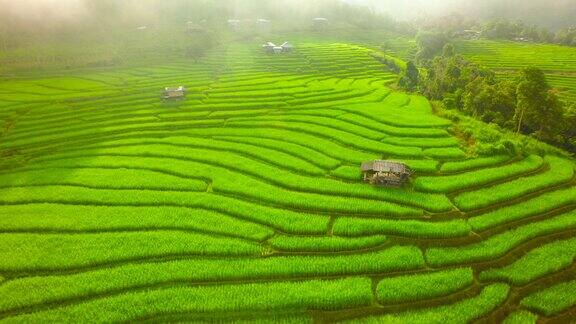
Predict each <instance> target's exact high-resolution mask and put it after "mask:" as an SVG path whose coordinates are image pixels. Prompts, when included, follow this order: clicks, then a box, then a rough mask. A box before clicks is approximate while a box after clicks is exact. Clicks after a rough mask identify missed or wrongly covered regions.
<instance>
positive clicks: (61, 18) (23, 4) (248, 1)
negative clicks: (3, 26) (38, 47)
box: [0, 0, 576, 28]
mask: <svg viewBox="0 0 576 324" xmlns="http://www.w3.org/2000/svg"><path fill="white" fill-rule="evenodd" d="M268 1H269V0H242V1H238V0H221V1H219V2H218V4H221V6H222V7H224V8H226V9H227V10H228V11H229V12H230V13H231V15H235V16H243V15H252V16H254V15H259V14H262V13H261V12H259V8H261V7H262V6H259V3H262V2H267V5H268V7H269V6H270V2H268ZM345 1H346V2H348V3H354V4H362V5H366V6H370V7H372V8H374V9H375V10H378V11H380V12H383V13H386V14H389V15H390V16H392V17H394V18H396V19H398V20H412V19H415V18H422V17H431V18H434V17H439V16H443V15H447V14H452V13H460V14H463V15H465V16H468V17H469V18H472V19H475V18H477V19H485V18H498V17H503V18H512V19H522V20H524V21H526V22H529V23H535V24H540V25H545V26H548V27H551V28H558V27H565V26H568V25H570V24H572V23H573V21H572V20H571V19H570V17H574V16H575V15H576V0H553V1H547V0H505V1H502V0H485V1H469V0H406V1H398V0H345ZM205 2H206V1H205V0H190V1H181V0H170V1H149V0H139V1H134V0H121V1H120V0H117V1H114V0H112V1H110V0H18V1H14V0H0V17H1V18H2V19H10V20H18V21H26V22H34V23H37V24H42V23H60V22H68V21H81V20H83V19H85V18H86V15H88V14H90V12H91V10H90V9H91V8H92V7H94V6H98V7H101V6H103V5H104V6H110V5H111V4H113V6H116V7H120V10H121V11H122V12H123V15H124V16H133V17H136V16H138V17H142V15H151V14H154V13H155V12H158V11H161V10H162V9H163V7H170V5H173V4H175V3H179V4H183V3H186V4H189V5H195V4H201V3H205ZM329 2H330V0H317V1H305V0H275V1H274V5H275V8H276V9H277V11H278V12H277V15H278V16H281V15H284V16H286V15H294V14H298V12H300V13H303V12H309V11H310V10H311V8H314V7H315V6H316V7H319V5H321V4H324V5H325V4H326V3H329ZM268 14H270V13H268ZM127 18H130V17H127Z"/></svg>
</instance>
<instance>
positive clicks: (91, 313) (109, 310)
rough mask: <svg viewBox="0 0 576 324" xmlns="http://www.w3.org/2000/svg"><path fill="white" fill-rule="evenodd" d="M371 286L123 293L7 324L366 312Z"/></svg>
mask: <svg viewBox="0 0 576 324" xmlns="http://www.w3.org/2000/svg"><path fill="white" fill-rule="evenodd" d="M371 301H372V292H371V289H370V280H369V279H366V278H351V279H341V280H330V281H319V280H318V281H304V282H277V283H252V284H242V285H226V286H197V287H194V286H192V287H190V286H188V287H187V286H180V287H168V288H164V289H155V290H149V291H137V292H128V293H125V294H120V295H113V296H109V297H105V298H99V299H95V300H91V301H87V302H84V303H80V304H75V305H69V306H64V307H61V308H57V309H52V310H47V311H41V312H36V313H32V314H25V315H20V316H15V317H11V318H8V319H7V322H13V321H14V322H37V321H49V322H70V321H82V322H84V321H97V322H118V321H129V320H138V319H144V318H154V317H155V316H159V315H164V314H176V313H184V312H187V313H205V314H206V313H208V314H210V313H213V314H218V313H222V312H234V311H236V312H238V311H247V312H255V311H267V312H273V311H280V310H283V309H290V310H292V311H300V312H304V311H306V310H308V309H324V310H332V309H337V308H340V307H342V306H352V307H359V306H367V305H369V304H370V303H371Z"/></svg>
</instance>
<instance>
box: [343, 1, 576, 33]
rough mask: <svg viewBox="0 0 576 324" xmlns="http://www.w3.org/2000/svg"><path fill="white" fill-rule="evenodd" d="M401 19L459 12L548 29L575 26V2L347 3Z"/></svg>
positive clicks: (470, 15)
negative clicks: (365, 6)
mask: <svg viewBox="0 0 576 324" xmlns="http://www.w3.org/2000/svg"><path fill="white" fill-rule="evenodd" d="M347 2H349V3H356V4H363V5H367V6H370V7H372V8H374V9H377V10H379V11H381V12H384V13H387V14H390V15H391V16H393V17H396V18H398V19H400V20H411V19H415V18H420V17H423V16H426V17H438V16H443V15H447V14H452V13H459V14H463V15H465V16H468V17H470V18H473V19H474V18H477V19H480V18H482V19H487V18H511V19H520V20H524V21H526V22H529V23H534V24H539V25H545V26H548V27H551V28H558V27H564V26H568V25H571V24H574V21H573V19H572V18H573V17H574V16H575V15H576V0H472V1H471V0H407V1H398V0H347Z"/></svg>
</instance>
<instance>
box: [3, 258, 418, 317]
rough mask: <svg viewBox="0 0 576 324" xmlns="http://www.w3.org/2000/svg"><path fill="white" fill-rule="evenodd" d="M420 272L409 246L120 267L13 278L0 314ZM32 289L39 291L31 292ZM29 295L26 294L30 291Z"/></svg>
mask: <svg viewBox="0 0 576 324" xmlns="http://www.w3.org/2000/svg"><path fill="white" fill-rule="evenodd" d="M423 267H424V259H423V257H422V253H421V252H420V251H419V250H418V249H417V248H415V247H392V248H389V249H385V250H381V251H377V252H369V253H357V254H351V255H323V256H322V255H319V256H279V257H265V258H243V259H241V258H195V259H188V260H186V259H185V260H173V261H162V262H153V261H148V262H142V263H134V264H130V263H128V264H120V265H116V266H112V267H101V268H95V269H89V270H87V271H84V272H77V273H71V274H68V275H57V274H56V275H46V276H31V277H24V278H17V279H14V280H11V281H8V282H6V283H5V284H4V285H2V286H0V292H1V293H2V295H3V296H5V298H2V299H1V300H0V310H2V311H8V310H13V309H16V308H22V307H26V306H33V305H36V304H42V303H50V302H58V301H61V300H67V299H74V298H82V297H86V296H91V295H92V294H94V293H97V294H106V293H107V292H111V291H115V290H130V289H135V288H137V287H146V286H158V285H163V284H167V283H171V282H236V281H243V280H250V279H252V280H253V279H260V280H266V279H274V278H284V279H290V278H292V277H310V278H313V277H321V276H325V277H328V276H342V275H348V276H350V275H359V274H366V273H387V272H394V271H408V270H414V269H421V268H423ZM34 287H43V289H39V290H36V289H35V288H34ZM31 290H34V291H35V293H33V294H31V293H30V291H31Z"/></svg>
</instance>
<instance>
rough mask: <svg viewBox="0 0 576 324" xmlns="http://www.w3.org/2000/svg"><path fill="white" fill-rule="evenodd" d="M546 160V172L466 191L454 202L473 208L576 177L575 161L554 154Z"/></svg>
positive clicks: (499, 201)
mask: <svg viewBox="0 0 576 324" xmlns="http://www.w3.org/2000/svg"><path fill="white" fill-rule="evenodd" d="M544 161H545V162H547V163H548V166H549V168H550V170H548V171H546V172H543V173H540V174H538V175H535V176H527V177H522V178H518V179H515V180H512V181H509V182H505V183H502V184H499V185H496V186H491V187H486V188H483V189H480V190H476V191H470V192H465V193H462V194H460V195H458V196H456V197H455V198H454V202H455V204H456V206H458V208H459V209H460V210H473V209H477V208H482V207H488V206H491V205H495V204H497V203H501V202H504V201H508V200H511V199H514V198H518V197H522V196H524V195H526V194H529V193H532V192H537V191H539V190H543V189H546V188H549V187H554V186H557V185H560V184H563V183H567V182H569V181H570V180H572V178H574V164H573V162H571V161H568V160H565V159H562V158H558V157H554V156H547V157H546V158H544Z"/></svg>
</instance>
